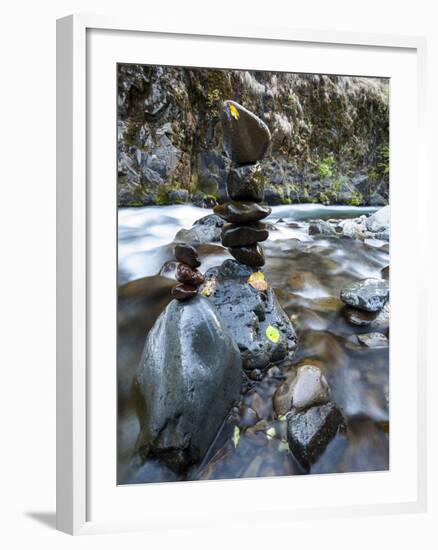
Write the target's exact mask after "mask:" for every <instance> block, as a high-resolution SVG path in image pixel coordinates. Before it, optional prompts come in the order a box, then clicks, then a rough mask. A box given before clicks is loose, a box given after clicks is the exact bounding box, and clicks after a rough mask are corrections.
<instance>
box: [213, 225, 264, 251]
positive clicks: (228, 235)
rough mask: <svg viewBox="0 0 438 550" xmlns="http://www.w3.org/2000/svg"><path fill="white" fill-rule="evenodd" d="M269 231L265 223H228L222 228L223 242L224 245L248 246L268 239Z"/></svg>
mask: <svg viewBox="0 0 438 550" xmlns="http://www.w3.org/2000/svg"><path fill="white" fill-rule="evenodd" d="M268 237H269V231H268V230H267V229H266V226H265V224H264V223H261V222H255V223H253V224H251V225H235V224H231V223H227V224H225V225H224V227H223V229H222V244H223V245H224V246H247V245H249V244H255V243H259V242H261V241H266V239H267V238H268Z"/></svg>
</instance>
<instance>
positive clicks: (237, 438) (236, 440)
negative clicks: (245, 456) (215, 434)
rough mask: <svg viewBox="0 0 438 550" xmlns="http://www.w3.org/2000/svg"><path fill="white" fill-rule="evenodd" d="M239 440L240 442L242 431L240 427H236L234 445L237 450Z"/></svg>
mask: <svg viewBox="0 0 438 550" xmlns="http://www.w3.org/2000/svg"><path fill="white" fill-rule="evenodd" d="M239 440H240V430H239V427H238V426H234V431H233V445H234V448H236V447H237V445H239Z"/></svg>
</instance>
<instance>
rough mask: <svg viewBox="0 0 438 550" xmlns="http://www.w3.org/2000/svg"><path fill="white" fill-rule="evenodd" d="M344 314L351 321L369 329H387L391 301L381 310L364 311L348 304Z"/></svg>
mask: <svg viewBox="0 0 438 550" xmlns="http://www.w3.org/2000/svg"><path fill="white" fill-rule="evenodd" d="M344 316H345V318H346V319H347V321H348V322H349V323H351V324H352V325H356V326H358V327H368V328H369V329H378V328H379V329H386V328H388V326H389V302H386V304H385V305H384V306H383V308H382V309H381V310H380V311H377V312H375V311H364V310H363V309H357V308H355V307H349V306H346V307H345V308H344Z"/></svg>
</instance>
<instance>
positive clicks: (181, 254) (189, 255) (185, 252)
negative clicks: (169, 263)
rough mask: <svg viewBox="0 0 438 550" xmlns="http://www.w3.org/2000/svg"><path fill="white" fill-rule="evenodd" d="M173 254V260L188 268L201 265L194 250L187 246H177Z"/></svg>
mask: <svg viewBox="0 0 438 550" xmlns="http://www.w3.org/2000/svg"><path fill="white" fill-rule="evenodd" d="M174 254H175V258H176V259H177V260H178V261H179V262H181V263H183V264H187V265H188V266H190V267H193V268H196V267H199V266H200V265H201V262H200V261H199V258H198V253H197V252H196V248H194V247H193V246H191V245H189V244H182V243H180V244H177V245H176V246H175V250H174Z"/></svg>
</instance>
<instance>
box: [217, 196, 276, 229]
mask: <svg viewBox="0 0 438 550" xmlns="http://www.w3.org/2000/svg"><path fill="white" fill-rule="evenodd" d="M214 213H215V214H217V215H218V216H220V217H221V218H222V219H224V220H225V221H227V222H231V223H238V224H241V225H244V224H247V223H252V222H257V221H259V220H262V219H263V218H266V216H269V214H270V213H271V208H269V206H266V204H258V203H254V202H245V201H243V202H226V203H224V204H219V205H218V206H215V207H214Z"/></svg>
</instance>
